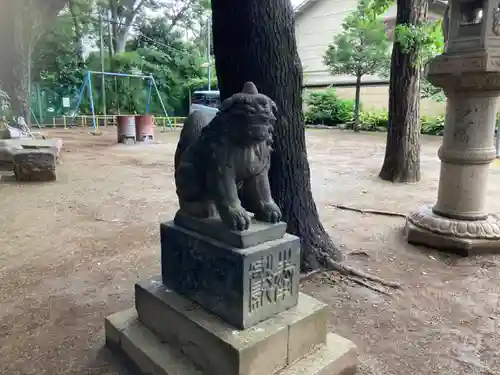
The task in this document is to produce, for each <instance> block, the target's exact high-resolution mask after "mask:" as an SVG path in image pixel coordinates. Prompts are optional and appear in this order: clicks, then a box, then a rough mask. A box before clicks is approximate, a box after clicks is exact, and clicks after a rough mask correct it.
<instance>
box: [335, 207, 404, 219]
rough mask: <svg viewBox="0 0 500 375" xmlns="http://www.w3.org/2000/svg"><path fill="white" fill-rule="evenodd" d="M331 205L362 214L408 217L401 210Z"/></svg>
mask: <svg viewBox="0 0 500 375" xmlns="http://www.w3.org/2000/svg"><path fill="white" fill-rule="evenodd" d="M329 206H330V207H334V208H338V209H339V210H346V211H354V212H359V213H361V214H372V215H382V216H396V217H403V218H406V215H405V214H402V213H399V212H392V211H380V210H370V209H367V210H365V209H362V208H355V207H349V206H344V205H342V204H329Z"/></svg>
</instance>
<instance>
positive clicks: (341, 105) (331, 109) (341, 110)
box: [305, 89, 354, 126]
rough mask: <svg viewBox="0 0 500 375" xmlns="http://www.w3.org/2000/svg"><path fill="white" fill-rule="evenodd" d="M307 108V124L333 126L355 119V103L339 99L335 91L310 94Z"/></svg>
mask: <svg viewBox="0 0 500 375" xmlns="http://www.w3.org/2000/svg"><path fill="white" fill-rule="evenodd" d="M307 106H308V110H307V112H306V113H305V121H306V124H324V125H329V126H332V125H338V124H345V123H348V122H351V121H353V119H354V101H353V100H346V99H341V98H339V97H338V96H337V94H336V92H335V90H334V89H328V90H324V91H318V92H311V93H309V95H308V97H307Z"/></svg>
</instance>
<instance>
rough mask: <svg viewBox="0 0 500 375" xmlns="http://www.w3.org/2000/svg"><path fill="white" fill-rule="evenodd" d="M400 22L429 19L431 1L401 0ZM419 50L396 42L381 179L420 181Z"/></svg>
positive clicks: (398, 5) (398, 17) (399, 2)
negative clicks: (405, 50) (404, 47)
mask: <svg viewBox="0 0 500 375" xmlns="http://www.w3.org/2000/svg"><path fill="white" fill-rule="evenodd" d="M397 7H398V10H397V16H396V26H397V25H408V24H409V25H418V24H420V23H422V22H424V21H425V20H426V19H427V9H428V0H397ZM417 59H418V51H417V50H410V51H408V53H404V52H403V49H402V46H401V45H400V44H399V43H397V42H396V41H395V42H394V48H393V50H392V61H391V80H390V86H389V129H388V131H387V145H386V149H385V159H384V164H383V166H382V170H381V171H380V178H382V179H383V180H386V181H392V182H417V181H419V180H420V143H419V136H420V66H419V64H418V60H417Z"/></svg>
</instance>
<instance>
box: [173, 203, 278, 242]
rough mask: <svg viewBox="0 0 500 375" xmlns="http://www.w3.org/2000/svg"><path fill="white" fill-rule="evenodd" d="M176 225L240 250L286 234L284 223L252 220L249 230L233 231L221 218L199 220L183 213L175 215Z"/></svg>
mask: <svg viewBox="0 0 500 375" xmlns="http://www.w3.org/2000/svg"><path fill="white" fill-rule="evenodd" d="M174 223H175V225H177V226H179V227H182V228H185V229H189V230H192V231H193V232H196V233H199V234H201V235H204V236H207V237H210V238H213V239H214V240H217V241H220V242H222V243H224V244H226V245H229V246H232V247H236V248H238V249H246V248H248V247H252V246H257V245H260V244H263V243H265V242H267V241H274V240H278V239H280V238H283V236H284V235H285V232H286V223H283V222H281V223H277V224H269V223H264V222H262V221H256V220H252V224H251V225H250V228H249V229H248V230H245V231H232V230H229V229H228V228H227V227H226V226H225V225H224V224H223V223H222V220H221V219H220V218H219V217H214V218H208V219H198V218H195V217H192V216H188V215H185V214H183V213H181V212H177V214H176V215H175V219H174Z"/></svg>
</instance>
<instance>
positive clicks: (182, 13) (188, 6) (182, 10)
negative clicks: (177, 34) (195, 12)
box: [166, 0, 196, 33]
mask: <svg viewBox="0 0 500 375" xmlns="http://www.w3.org/2000/svg"><path fill="white" fill-rule="evenodd" d="M195 1H196V0H189V1H187V2H186V4H185V5H184V6H183V7H182V8H181V9H180V10H179V11H178V12H177V14H176V15H175V16H174V17H173V18H172V20H171V22H170V25H169V26H168V28H167V30H166V31H167V33H169V32H170V31H172V29H173V28H174V26H175V25H176V24H177V22H179V20H180V19H181V17H182V16H183V15H184V13H186V11H187V10H188V9H189V8H190V7H191V5H193V3H194V2H195Z"/></svg>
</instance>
